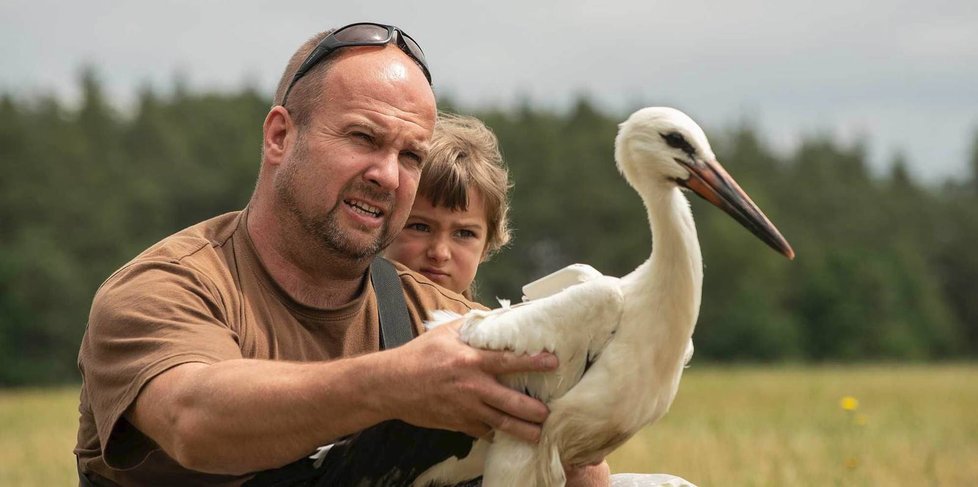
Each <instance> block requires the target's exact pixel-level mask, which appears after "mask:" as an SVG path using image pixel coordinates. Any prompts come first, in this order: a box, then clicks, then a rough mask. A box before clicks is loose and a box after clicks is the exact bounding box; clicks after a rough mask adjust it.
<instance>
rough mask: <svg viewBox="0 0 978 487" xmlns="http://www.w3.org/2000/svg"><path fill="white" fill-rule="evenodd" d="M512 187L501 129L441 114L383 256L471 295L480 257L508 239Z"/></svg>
mask: <svg viewBox="0 0 978 487" xmlns="http://www.w3.org/2000/svg"><path fill="white" fill-rule="evenodd" d="M510 187H511V185H510V183H509V173H508V171H507V169H506V166H505V165H504V164H503V161H502V156H501V155H500V153H499V144H498V141H497V139H496V136H495V134H493V133H492V131H491V130H489V128H488V127H486V126H485V124H483V123H482V122H481V121H480V120H478V119H476V118H473V117H467V116H462V115H453V114H448V113H441V114H439V116H438V121H437V122H436V123H435V132H434V135H433V136H432V139H431V150H430V151H429V153H428V158H427V160H426V162H425V166H424V169H423V170H422V173H421V182H420V183H419V185H418V194H417V196H416V197H415V200H414V207H413V208H412V210H411V215H410V216H409V217H408V220H407V223H406V224H405V225H404V230H402V231H401V233H400V234H398V236H397V238H396V239H395V240H394V242H393V243H391V245H390V246H389V247H388V248H387V250H386V252H385V254H384V255H385V256H386V257H387V258H389V259H393V260H396V261H399V262H401V263H402V264H404V265H405V266H407V267H409V268H410V269H412V270H414V271H416V272H419V273H421V274H423V275H425V276H426V277H428V278H429V279H431V280H432V281H434V282H435V283H436V284H439V285H441V286H442V287H444V288H446V289H450V290H452V291H455V292H457V293H459V294H462V295H464V296H465V297H466V298H469V299H473V288H472V282H473V281H474V280H475V275H476V271H477V270H478V268H479V264H481V263H482V262H485V261H486V259H488V258H489V256H491V255H492V254H493V253H495V252H496V251H498V250H499V249H500V248H502V247H503V246H504V245H506V243H507V242H509V237H510V235H509V222H508V219H507V213H508V211H509V201H508V199H507V192H508V190H509V188H510Z"/></svg>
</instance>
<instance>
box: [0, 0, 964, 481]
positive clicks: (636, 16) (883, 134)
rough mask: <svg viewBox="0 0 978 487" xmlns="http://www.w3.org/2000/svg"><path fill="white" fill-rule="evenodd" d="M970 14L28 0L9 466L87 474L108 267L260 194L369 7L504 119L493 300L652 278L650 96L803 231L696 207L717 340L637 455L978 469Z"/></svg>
mask: <svg viewBox="0 0 978 487" xmlns="http://www.w3.org/2000/svg"><path fill="white" fill-rule="evenodd" d="M360 3H362V2H360ZM970 4H971V2H967V1H965V0H957V1H935V2H928V3H926V5H925V4H924V3H921V2H909V1H883V0H868V1H864V2H848V1H842V0H829V1H823V2H815V3H813V2H800V1H787V2H777V3H772V2H759V1H745V2H736V3H721V2H660V1H648V0H641V1H640V0H635V1H624V2H608V1H604V2H596V1H594V2H590V1H571V2H555V1H541V2H525V1H524V2H516V1H512V0H501V1H496V2H463V1H456V2H447V1H437V2H424V3H421V2H390V1H377V2H370V3H369V4H366V5H359V4H356V5H355V4H353V2H351V3H350V4H349V5H346V4H340V5H337V4H335V2H330V4H329V5H327V4H326V2H309V1H295V2H288V3H286V2H270V1H258V0H245V1H237V2H230V1H223V2H222V1H215V2H189V1H171V2H155V3H150V4H146V3H142V2H121V1H109V0H95V1H89V2H70V3H62V2H51V1H48V0H41V1H38V0H31V1H26V0H5V1H4V2H3V3H2V4H0V45H3V46H5V47H6V49H5V53H4V55H3V57H2V59H0V168H2V177H0V426H2V427H3V430H4V432H5V433H7V432H11V433H15V434H12V435H8V434H4V435H0V437H3V438H5V439H0V465H3V466H4V467H0V483H2V484H4V485H49V484H51V483H52V482H53V483H64V482H63V481H64V479H65V478H70V476H69V477H64V476H65V475H70V473H71V469H72V468H73V463H72V459H71V456H70V449H71V447H72V445H73V443H74V428H75V427H76V426H77V413H76V411H75V410H76V407H77V391H78V389H77V387H78V386H77V384H78V383H79V374H78V371H77V367H76V365H75V360H76V356H77V351H78V345H79V342H80V339H81V335H82V333H83V332H84V328H85V324H86V320H87V314H88V307H89V305H90V300H91V298H92V296H93V294H94V292H95V290H96V288H97V287H98V285H99V284H100V283H101V282H102V281H103V280H104V279H105V278H106V277H107V276H108V275H109V274H110V273H111V272H112V271H113V270H115V269H116V268H118V267H119V266H121V265H122V264H123V263H125V262H126V261H128V260H129V259H130V258H132V257H133V256H135V255H136V254H137V253H138V252H140V251H141V250H143V249H144V248H145V247H147V246H148V245H150V244H152V243H154V242H156V241H157V240H159V239H161V238H163V237H165V236H167V235H169V234H171V233H173V232H175V231H177V230H179V229H181V228H183V227H185V226H188V225H190V224H193V223H196V222H198V221H200V220H203V219H206V218H209V217H211V216H214V215H217V214H220V213H223V212H227V211H234V210H238V209H240V208H242V207H243V206H244V204H245V203H246V201H247V199H248V197H249V196H250V193H251V190H252V188H253V185H254V180H255V178H256V175H257V169H258V162H259V149H260V137H261V123H262V120H263V118H264V116H265V113H266V112H267V109H268V107H269V105H270V102H271V94H272V91H273V90H274V85H275V84H276V82H277V80H278V77H279V76H280V75H281V72H282V69H283V68H284V65H285V61H286V60H287V59H288V57H289V56H290V55H291V53H292V52H293V51H294V49H295V48H296V47H297V46H298V45H299V44H300V43H302V42H303V41H304V40H305V39H306V38H308V37H309V36H311V35H312V34H314V33H315V32H317V31H320V30H323V29H326V28H329V27H336V26H340V25H343V24H346V23H350V22H355V21H363V20H371V21H379V22H385V23H393V24H396V25H398V26H400V27H402V28H404V29H405V30H406V31H408V32H409V33H411V35H412V36H413V37H414V38H415V39H417V40H418V42H419V43H420V44H421V45H422V46H423V47H424V49H425V52H426V54H427V57H428V59H429V62H430V65H431V69H432V74H433V77H434V84H435V90H436V94H437V95H438V96H439V100H440V108H441V109H443V110H449V111H455V112H460V113H466V114H471V115H476V116H479V117H481V118H483V119H484V120H485V121H486V123H487V124H488V125H489V126H490V127H491V128H492V129H493V130H494V131H495V132H496V134H497V135H498V136H499V139H500V144H501V148H502V151H503V155H504V158H505V160H506V162H507V163H508V164H509V166H510V169H511V176H512V179H513V181H514V183H515V187H514V190H513V198H512V205H513V210H512V218H513V226H514V227H515V238H514V240H513V242H512V244H511V245H510V247H509V248H508V249H507V250H505V251H503V252H502V253H501V254H499V255H498V256H496V257H494V258H493V260H492V261H491V262H490V263H488V264H486V265H484V266H483V268H482V270H481V271H480V275H479V276H480V277H479V297H480V299H481V300H482V301H483V302H485V303H487V304H492V303H493V302H494V298H495V297H497V296H498V297H507V298H517V299H518V297H519V295H520V286H521V285H522V284H524V283H527V282H529V281H531V280H533V279H536V278H538V277H540V276H542V275H545V274H547V273H549V272H552V271H554V270H556V269H558V268H560V267H563V266H564V265H567V264H570V263H574V262H584V263H588V264H591V265H593V266H594V267H596V268H597V269H599V270H601V271H602V272H604V273H605V274H611V275H621V274H624V273H626V272H628V271H630V270H631V269H633V268H634V267H635V266H637V265H638V264H639V263H641V262H642V261H644V260H645V259H647V258H648V255H649V252H650V235H649V231H648V225H647V222H646V219H645V213H644V210H643V208H642V205H641V202H640V200H639V199H638V196H637V195H636V194H635V193H634V192H633V191H632V190H631V189H629V188H628V186H627V185H626V184H625V183H624V181H623V180H622V179H621V177H620V176H619V175H618V174H617V171H616V169H615V167H614V161H613V158H612V147H613V141H614V135H615V133H616V125H617V123H619V122H620V121H622V120H623V119H624V118H625V117H626V116H627V115H628V114H629V113H631V111H633V110H634V109H637V108H640V107H642V106H649V105H669V106H674V107H676V108H679V109H682V110H684V111H685V112H687V113H688V114H690V115H691V116H692V117H693V118H694V119H696V120H697V121H699V122H700V124H701V125H702V126H703V127H704V129H705V130H706V132H707V134H708V135H709V136H710V138H711V142H712V143H713V146H714V150H715V152H716V154H717V156H718V157H719V159H720V161H721V162H722V163H723V164H724V165H725V166H726V168H727V169H728V170H729V172H730V173H731V174H732V175H733V176H734V177H735V178H736V179H737V180H738V181H739V182H740V184H741V186H743V187H744V189H745V190H746V191H747V192H748V193H749V194H750V195H751V196H752V197H753V199H754V201H755V202H757V203H758V205H759V206H760V207H761V208H762V209H763V210H764V211H765V212H766V213H767V214H768V216H769V217H770V218H771V220H772V221H773V222H774V223H775V224H776V225H777V226H778V227H779V228H780V229H781V231H782V233H783V234H784V235H785V236H786V237H787V238H788V240H789V241H790V242H791V243H792V245H793V246H794V248H795V251H796V252H797V254H798V258H797V259H796V260H795V261H794V262H789V261H787V260H785V259H784V258H783V257H781V256H779V255H777V254H776V253H774V252H772V251H770V249H768V248H766V247H765V246H764V245H763V244H762V243H760V242H759V241H757V240H756V239H755V238H754V237H753V236H752V235H750V234H749V233H748V232H746V231H745V230H744V229H743V228H741V227H739V226H738V225H737V224H736V223H735V222H733V221H732V220H731V219H729V218H728V217H726V216H725V215H724V214H722V213H721V212H719V211H717V210H715V209H714V208H712V207H709V206H708V205H704V204H701V202H700V201H699V200H697V201H694V202H693V206H694V209H693V210H694V216H695V217H696V221H697V225H698V229H699V236H700V241H701V243H702V247H703V254H704V261H705V263H706V273H705V287H704V292H703V305H702V310H701V314H700V320H699V324H698V326H697V329H696V334H695V336H694V340H695V343H696V355H695V358H694V361H693V363H692V367H691V368H690V369H689V371H688V372H687V374H686V379H685V380H684V383H683V386H681V388H680V394H679V397H678V398H677V401H676V403H675V404H674V406H673V412H672V413H670V415H668V416H666V418H664V419H663V420H662V421H661V422H660V423H659V424H657V425H656V426H653V427H652V428H650V429H649V430H648V431H647V434H646V435H645V436H643V437H641V438H638V437H637V438H636V440H634V441H633V442H632V443H630V444H629V445H626V447H624V448H622V449H621V450H619V452H616V454H615V456H613V457H612V467H613V468H614V469H615V470H618V471H670V472H672V473H676V474H679V475H683V476H685V477H686V478H688V479H689V480H691V481H693V482H697V483H699V484H700V485H713V484H727V485H799V484H800V485H808V484H812V485H814V484H821V483H825V482H834V483H844V484H846V485H849V484H855V485H878V484H879V483H893V482H897V483H900V484H903V483H910V481H920V482H925V483H927V484H929V485H967V484H972V483H975V482H978V467H975V466H972V465H970V462H968V461H967V459H968V458H972V459H973V458H974V457H975V456H976V455H978V419H975V417H974V415H973V414H972V413H973V411H974V408H975V407H978V386H976V384H978V367H975V366H974V365H973V363H974V359H975V358H976V357H978V299H975V298H976V297H978V255H976V252H975V242H978V29H976V28H975V26H978V10H976V9H974V8H973V6H971V5H970ZM45 411H46V412H47V413H45ZM666 439H668V442H664V441H663V440H666ZM704 451H706V452H708V453H707V454H706V455H704V454H703V453H702V452H704ZM52 459H53V460H52ZM5 472H6V473H5Z"/></svg>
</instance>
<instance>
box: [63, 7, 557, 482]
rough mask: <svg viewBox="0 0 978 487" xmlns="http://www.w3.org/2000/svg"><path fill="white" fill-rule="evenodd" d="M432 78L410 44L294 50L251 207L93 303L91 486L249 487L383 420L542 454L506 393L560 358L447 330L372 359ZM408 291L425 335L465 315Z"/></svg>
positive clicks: (422, 282)
mask: <svg viewBox="0 0 978 487" xmlns="http://www.w3.org/2000/svg"><path fill="white" fill-rule="evenodd" d="M363 44H368V45H363ZM324 53H328V54H329V55H328V56H324V55H323V54H324ZM300 65H301V66H300ZM296 73H298V74H296ZM429 78H430V76H429V74H428V72H427V68H426V67H425V65H424V58H423V54H422V53H421V51H420V48H419V47H418V46H417V44H416V43H414V41H413V40H412V39H410V37H408V36H406V35H405V34H404V33H403V32H401V31H399V30H398V29H396V28H393V27H388V26H379V25H376V24H359V25H353V26H347V27H344V28H341V29H338V30H337V31H336V32H335V33H333V34H332V35H328V34H327V33H323V34H320V35H319V36H317V37H315V38H313V39H311V40H310V41H308V42H307V43H305V44H304V45H303V46H302V47H301V48H300V49H299V50H298V52H296V54H295V55H294V56H293V57H292V59H291V61H290V62H289V65H288V67H287V68H286V71H285V74H284V75H283V77H282V81H281V83H280V84H279V88H278V91H277V93H276V99H275V100H276V104H275V106H273V107H272V108H271V109H270V111H269V112H268V115H267V116H266V118H265V122H264V125H263V127H262V129H263V144H262V163H261V169H260V173H259V176H258V184H257V186H256V188H255V191H254V194H253V196H252V198H251V201H250V202H249V203H248V206H247V208H246V209H245V210H244V211H242V212H236V213H231V214H227V215H222V216H218V217H216V218H213V219H210V220H207V221H205V222H202V223H200V224H197V225H195V226H193V227H190V228H188V229H185V230H183V231H181V232H179V233H177V234H175V235H173V236H170V237H168V238H166V239H164V240H163V241H161V242H159V243H157V244H156V245H154V246H152V247H150V248H149V249H148V250H146V251H145V252H143V253H142V254H140V255H139V256H138V257H136V258H135V259H134V260H133V261H131V262H129V263H128V264H126V265H125V266H124V267H123V268H121V269H120V270H118V271H117V272H116V273H115V274H113V275H112V276H110V277H109V278H108V279H107V280H106V282H105V283H103V285H102V286H101V287H100V288H99V291H98V292H97V294H96V296H95V298H94V300H93V304H92V311H91V315H90V318H89V325H88V329H87V330H86V334H85V337H84V339H83V342H82V346H81V350H80V352H79V368H80V369H81V372H82V377H83V388H82V393H81V405H80V408H79V410H80V413H81V419H80V426H79V432H78V444H77V447H76V450H75V453H76V455H77V456H78V459H79V469H80V472H82V473H83V474H84V475H85V476H86V477H87V478H89V479H91V480H92V481H93V482H94V483H95V484H96V485H114V484H123V485H146V484H154V485H202V484H206V485H239V484H240V483H241V482H243V481H244V480H246V479H247V478H248V477H249V475H248V473H249V472H254V471H258V470H263V469H268V468H274V467H278V466H281V465H284V464H287V463H289V462H291V461H293V460H296V459H298V458H301V457H303V456H304V455H307V454H308V453H309V452H311V451H313V450H314V449H315V448H316V447H317V446H319V445H323V444H327V443H330V442H332V441H333V440H335V439H336V438H339V437H342V436H344V435H348V434H351V433H354V432H356V431H359V430H362V429H364V428H366V427H369V426H371V425H373V424H376V423H378V422H381V421H385V420H389V419H400V420H402V421H405V422H408V423H411V424H415V425H418V426H424V427H433V428H441V429H449V430H455V431H461V432H464V433H467V434H469V435H472V436H476V437H478V436H482V435H485V434H487V433H488V432H489V431H490V430H491V429H493V428H495V429H500V430H503V431H506V432H508V433H511V434H514V435H516V436H519V437H521V438H524V439H526V440H528V441H535V440H536V439H537V438H538V436H539V433H540V423H542V422H543V420H544V419H545V418H546V415H547V410H546V407H545V406H544V405H543V404H542V403H540V402H539V401H536V400H534V399H532V398H529V397H527V396H525V395H522V394H519V393H517V392H515V391H512V390H510V389H507V388H505V387H503V386H501V385H500V384H498V383H497V382H496V381H495V379H494V376H495V375H497V374H502V373H509V372H518V371H532V370H550V369H552V368H553V367H554V366H555V365H556V358H555V357H553V356H552V355H548V354H541V355H538V356H533V357H527V356H516V355H513V354H510V353H502V352H488V351H480V350H474V349H471V348H469V347H467V346H465V345H464V344H462V343H461V342H460V340H458V336H457V329H456V328H453V327H442V328H439V329H436V330H434V331H432V332H430V333H425V334H424V335H422V336H421V337H419V338H418V339H416V340H413V341H411V342H410V343H408V344H407V345H404V346H402V347H398V348H395V349H392V350H389V351H383V352H378V350H379V331H378V324H377V319H376V306H377V304H376V303H377V300H376V295H375V294H374V291H373V287H372V285H371V284H370V282H369V279H368V278H367V269H368V266H369V264H370V262H371V261H372V260H373V258H374V256H376V255H377V254H378V253H379V252H380V251H381V250H382V249H383V248H384V247H385V246H386V245H387V244H388V243H390V241H391V239H393V238H394V236H395V235H396V233H397V232H398V231H399V230H400V229H401V227H402V226H403V224H404V222H405V219H406V218H407V215H408V212H409V211H410V209H411V206H412V202H413V200H414V196H415V190H416V189H417V184H418V179H419V175H420V171H421V161H422V160H423V159H424V156H425V153H426V150H427V145H428V140H429V139H430V137H431V134H432V130H433V127H434V122H435V99H434V95H433V94H432V91H431V87H430V79H429ZM399 275H400V278H401V281H402V285H403V286H404V288H405V295H406V297H407V300H408V307H409V311H410V314H411V316H412V320H413V322H414V324H415V326H416V327H418V328H419V330H418V331H419V332H420V322H421V319H422V317H423V316H424V315H425V310H427V309H438V308H443V309H450V310H454V311H457V312H465V311H466V310H468V309H469V307H470V306H471V305H470V304H469V303H468V302H466V301H464V300H461V299H459V298H458V296H457V295H454V294H452V293H449V292H445V291H442V290H441V289H440V288H439V287H437V286H435V285H433V284H432V283H430V282H429V281H427V280H426V279H424V278H423V277H419V276H418V275H417V274H414V273H411V272H409V271H407V270H406V269H405V268H403V267H400V268H399ZM371 352H376V353H371Z"/></svg>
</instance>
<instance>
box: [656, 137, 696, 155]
mask: <svg viewBox="0 0 978 487" xmlns="http://www.w3.org/2000/svg"><path fill="white" fill-rule="evenodd" d="M659 135H661V136H662V139H663V140H665V141H666V145H668V146H669V147H672V148H673V149H679V150H681V151H683V152H685V153H687V154H689V155H693V154H694V153H695V152H696V150H695V149H693V146H692V145H690V144H689V142H688V141H686V137H683V134H681V133H679V132H669V133H668V134H659Z"/></svg>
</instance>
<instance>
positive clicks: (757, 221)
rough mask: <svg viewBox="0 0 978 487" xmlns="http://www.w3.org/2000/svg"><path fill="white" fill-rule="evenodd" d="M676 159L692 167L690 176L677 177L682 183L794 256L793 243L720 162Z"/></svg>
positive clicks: (778, 248)
mask: <svg viewBox="0 0 978 487" xmlns="http://www.w3.org/2000/svg"><path fill="white" fill-rule="evenodd" d="M676 162H678V163H680V164H682V165H683V167H685V168H686V169H689V173H690V176H689V179H687V180H685V181H678V183H679V184H680V185H682V186H684V187H686V188H688V189H689V190H690V191H692V192H694V193H696V194H698V195H700V196H701V197H702V198H703V199H705V200H706V201H709V202H710V203H713V205H714V206H716V207H717V208H720V209H721V210H723V211H725V212H726V213H727V214H728V215H730V216H732V217H733V218H734V220H737V221H738V222H739V223H740V224H741V225H743V226H744V227H746V228H747V229H748V230H750V232H751V233H753V234H754V235H755V236H757V238H759V239H761V240H763V241H764V243H766V244H768V245H769V246H770V247H771V248H772V249H774V250H777V251H778V252H779V253H781V254H783V255H784V256H785V257H787V258H788V259H794V258H795V251H794V249H792V248H791V244H789V243H788V241H787V240H785V238H784V237H783V236H781V232H779V231H778V229H777V228H776V227H775V226H774V224H773V223H771V221H770V220H768V219H767V216H765V215H764V212H762V211H761V209H760V208H758V207H757V205H755V204H754V202H753V201H752V200H751V199H750V196H747V193H745V192H744V190H742V189H740V185H738V184H737V181H734V179H733V178H732V177H730V175H729V174H727V171H726V170H725V169H723V166H721V165H720V163H719V162H717V161H715V160H713V161H698V160H693V161H688V160H682V159H679V158H677V159H676Z"/></svg>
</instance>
